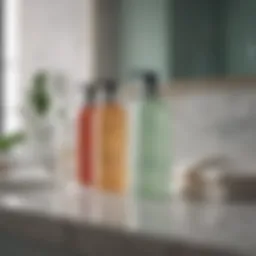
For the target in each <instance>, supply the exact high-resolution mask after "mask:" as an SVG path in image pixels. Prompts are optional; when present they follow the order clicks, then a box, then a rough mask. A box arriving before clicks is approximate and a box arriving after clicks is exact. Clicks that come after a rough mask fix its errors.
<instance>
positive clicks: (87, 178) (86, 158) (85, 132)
mask: <svg viewBox="0 0 256 256" xmlns="http://www.w3.org/2000/svg"><path fill="white" fill-rule="evenodd" d="M95 96H96V88H95V87H93V86H89V87H87V90H86V102H87V104H86V105H85V106H84V107H83V108H82V110H81V112H80V115H79V119H78V131H77V132H78V138H77V147H78V148H77V150H78V152H77V167H78V181H79V183H80V184H81V185H87V186H89V185H92V184H93V182H94V175H95V164H94V160H95V159H94V155H95V143H94V139H95V136H94V131H95V127H94V126H95V122H94V119H95V112H96V106H95Z"/></svg>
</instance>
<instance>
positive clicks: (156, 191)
mask: <svg viewBox="0 0 256 256" xmlns="http://www.w3.org/2000/svg"><path fill="white" fill-rule="evenodd" d="M143 77H144V79H143V80H144V86H145V98H144V99H143V101H142V104H141V107H140V109H139V113H138V124H139V127H138V129H139V131H138V132H139V134H138V138H137V140H138V142H137V143H138V144H137V145H138V154H137V155H138V158H137V163H138V164H137V175H136V176H137V180H136V187H137V192H138V194H139V195H142V196H145V197H153V198H163V197H168V196H169V194H170V163H171V161H170V156H171V154H170V136H169V134H170V122H169V115H170V112H169V109H168V105H167V104H166V103H165V102H164V100H163V99H162V98H160V96H159V91H158V81H157V77H156V75H155V74H154V73H153V72H147V73H145V74H144V76H143Z"/></svg>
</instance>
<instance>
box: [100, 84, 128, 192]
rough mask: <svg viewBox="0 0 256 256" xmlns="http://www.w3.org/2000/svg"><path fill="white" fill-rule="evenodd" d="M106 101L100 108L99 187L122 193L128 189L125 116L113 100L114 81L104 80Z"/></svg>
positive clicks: (123, 111) (114, 97) (114, 91)
mask: <svg viewBox="0 0 256 256" xmlns="http://www.w3.org/2000/svg"><path fill="white" fill-rule="evenodd" d="M104 90H105V97H106V99H105V104H103V106H102V108H101V110H100V112H99V115H100V116H99V121H100V127H99V131H100V132H99V144H100V150H99V163H100V165H99V177H98V178H99V180H98V185H99V188H100V189H101V190H103V191H107V192H112V193H117V194H123V193H124V192H125V191H126V189H127V134H126V129H127V117H126V111H125V109H124V108H123V107H122V105H121V104H119V103H118V102H117V100H116V94H117V84H116V83H115V82H114V81H106V83H105V84H104Z"/></svg>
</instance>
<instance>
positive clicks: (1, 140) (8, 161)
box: [0, 132, 26, 176]
mask: <svg viewBox="0 0 256 256" xmlns="http://www.w3.org/2000/svg"><path fill="white" fill-rule="evenodd" d="M25 137H26V136H25V133H23V132H16V133H11V134H4V135H0V176H2V175H5V174H6V173H7V171H8V170H9V169H10V167H11V165H12V154H11V153H12V152H13V150H14V149H15V148H16V147H17V146H18V145H20V144H21V143H22V142H23V141H24V140H25Z"/></svg>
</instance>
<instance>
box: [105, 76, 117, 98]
mask: <svg viewBox="0 0 256 256" xmlns="http://www.w3.org/2000/svg"><path fill="white" fill-rule="evenodd" d="M103 87H104V89H105V95H106V101H113V100H115V99H116V94H117V89H118V85H117V83H116V81H114V80H112V79H107V80H105V81H104V82H103Z"/></svg>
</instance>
